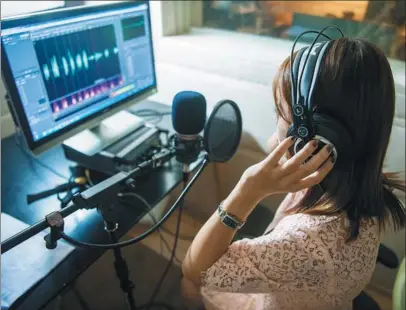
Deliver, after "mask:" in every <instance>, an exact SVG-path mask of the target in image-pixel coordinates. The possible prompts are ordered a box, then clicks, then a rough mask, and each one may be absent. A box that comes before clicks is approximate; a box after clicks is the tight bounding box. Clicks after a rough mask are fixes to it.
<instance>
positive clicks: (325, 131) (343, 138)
mask: <svg viewBox="0 0 406 310" xmlns="http://www.w3.org/2000/svg"><path fill="white" fill-rule="evenodd" d="M313 130H314V134H315V135H316V136H319V137H321V139H325V140H327V142H330V143H331V144H333V145H334V147H335V150H336V152H337V158H336V161H337V162H338V161H342V160H343V159H345V158H347V159H348V158H349V156H350V151H351V145H352V136H351V134H350V132H349V131H348V129H347V128H345V126H344V125H342V124H341V123H340V122H339V121H337V120H336V119H334V118H332V117H330V116H327V115H323V114H314V115H313ZM322 142H323V141H322ZM336 164H337V163H336Z"/></svg>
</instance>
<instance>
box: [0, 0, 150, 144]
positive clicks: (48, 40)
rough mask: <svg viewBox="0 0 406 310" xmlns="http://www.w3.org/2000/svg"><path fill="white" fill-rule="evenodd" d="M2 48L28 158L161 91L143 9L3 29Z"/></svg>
mask: <svg viewBox="0 0 406 310" xmlns="http://www.w3.org/2000/svg"><path fill="white" fill-rule="evenodd" d="M1 40H2V52H3V57H2V58H3V59H2V65H3V66H2V72H3V78H4V80H5V84H6V87H7V88H8V92H9V94H10V97H11V99H12V100H11V102H12V107H11V108H12V110H13V111H14V112H15V115H14V119H15V122H18V123H19V124H17V125H19V127H21V128H22V130H23V132H24V135H25V138H26V140H27V142H28V145H29V148H30V149H31V150H34V149H36V148H38V147H40V146H41V145H43V144H46V143H47V142H50V141H51V140H53V139H55V138H57V137H60V136H61V134H64V133H65V135H64V137H63V138H65V139H66V138H68V137H69V136H72V135H73V134H74V133H76V132H78V130H74V131H72V129H78V126H79V125H82V126H81V127H80V128H79V129H82V130H83V129H84V128H86V127H85V126H84V125H86V124H85V123H86V122H88V121H89V120H92V119H94V118H95V117H96V116H101V115H103V114H106V112H111V110H112V109H113V108H115V107H117V106H120V109H121V108H123V107H122V106H121V105H120V104H121V103H123V102H126V101H128V99H134V98H137V97H139V96H141V95H144V94H146V93H149V94H151V90H154V91H156V77H155V66H154V56H153V45H152V34H151V22H150V12H149V5H148V2H145V1H139V2H131V3H125V2H124V3H116V4H111V5H104V6H99V7H83V8H76V9H64V10H58V11H54V12H48V13H46V14H39V15H33V16H28V17H22V18H15V19H11V20H8V21H2V33H1ZM4 58H5V59H4ZM148 91H149V92H148ZM117 111H118V110H117ZM111 114H112V113H109V115H111ZM104 116H105V117H107V115H104ZM99 121H100V119H99ZM87 125H89V124H87ZM94 125H95V124H94ZM69 131H70V132H69ZM66 133H68V134H66ZM48 144H49V143H48ZM51 144H52V143H51Z"/></svg>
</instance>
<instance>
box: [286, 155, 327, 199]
mask: <svg viewBox="0 0 406 310" xmlns="http://www.w3.org/2000/svg"><path fill="white" fill-rule="evenodd" d="M333 167H334V163H333V161H332V160H331V159H329V160H327V161H326V162H325V163H324V164H323V166H322V167H320V168H319V169H318V170H316V171H315V172H313V173H312V174H310V175H309V176H307V177H305V178H303V179H301V180H300V181H299V182H297V183H296V184H295V185H294V186H293V191H295V192H296V191H299V190H302V189H305V188H310V187H313V186H315V185H317V184H320V182H321V181H323V180H324V178H325V177H326V176H327V174H328V173H329V172H330V171H331V169H333ZM293 191H292V192H293Z"/></svg>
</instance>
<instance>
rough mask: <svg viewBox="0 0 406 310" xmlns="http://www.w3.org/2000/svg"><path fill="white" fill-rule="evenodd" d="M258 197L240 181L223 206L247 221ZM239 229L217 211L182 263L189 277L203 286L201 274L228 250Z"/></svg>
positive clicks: (205, 225) (202, 229)
mask: <svg viewBox="0 0 406 310" xmlns="http://www.w3.org/2000/svg"><path fill="white" fill-rule="evenodd" d="M257 203H258V202H257V201H256V199H255V197H253V196H252V195H249V193H248V192H247V191H246V190H245V188H244V185H243V183H239V184H238V185H237V186H236V187H235V188H234V190H233V191H232V192H231V194H230V195H229V196H228V197H227V198H226V199H225V200H224V202H223V209H224V210H225V211H227V212H228V213H229V214H232V215H234V216H236V217H237V218H239V219H240V220H241V221H245V220H246V218H247V217H248V215H249V214H250V213H251V212H252V210H253V209H254V207H255V206H256V205H257ZM235 233H236V230H233V229H230V228H228V227H226V226H225V225H224V224H223V223H221V221H220V217H219V216H218V214H217V211H215V212H214V213H213V215H212V216H211V217H210V218H209V220H208V221H207V222H206V223H205V224H204V225H203V227H202V228H201V229H200V231H199V233H198V234H197V236H196V237H195V239H194V240H193V243H192V245H191V246H190V248H189V250H188V252H187V254H186V257H185V260H184V262H183V265H182V272H183V275H184V277H185V278H187V279H188V280H189V281H192V282H193V283H194V284H196V285H200V274H201V272H202V271H204V270H207V269H208V268H209V267H210V266H212V265H213V264H214V263H215V262H216V261H217V260H218V259H219V258H220V257H221V256H222V255H223V254H224V253H225V252H226V251H227V249H228V247H229V245H230V243H231V241H232V240H233V238H234V235H235Z"/></svg>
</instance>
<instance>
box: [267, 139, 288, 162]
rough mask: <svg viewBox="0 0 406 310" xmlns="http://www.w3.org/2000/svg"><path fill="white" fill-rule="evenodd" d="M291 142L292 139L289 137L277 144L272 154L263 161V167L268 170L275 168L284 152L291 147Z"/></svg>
mask: <svg viewBox="0 0 406 310" xmlns="http://www.w3.org/2000/svg"><path fill="white" fill-rule="evenodd" d="M293 141H294V140H293V138H292V137H289V138H286V139H284V140H283V141H282V142H281V143H279V144H278V146H277V147H276V148H275V149H274V150H273V151H272V153H271V154H269V155H268V157H266V158H265V159H264V164H265V166H266V167H268V168H271V167H274V166H276V165H277V164H278V162H279V160H280V159H281V158H282V156H283V155H284V154H285V153H286V151H287V150H288V149H289V148H290V147H291V146H292V145H293Z"/></svg>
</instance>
